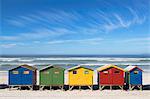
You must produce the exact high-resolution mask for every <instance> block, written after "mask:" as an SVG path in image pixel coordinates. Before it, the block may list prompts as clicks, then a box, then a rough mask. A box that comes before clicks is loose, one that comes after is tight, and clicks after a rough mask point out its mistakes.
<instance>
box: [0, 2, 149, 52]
mask: <svg viewBox="0 0 150 99" xmlns="http://www.w3.org/2000/svg"><path fill="white" fill-rule="evenodd" d="M149 9H150V0H0V54H1V55H16V54H17V55H19V54H21V55H27V54H28V55H31V54H32V55H38V54H40V55H41V54H43V55H56V54H66V55H67V54H73V55H76V54H88V55H89V54H96V55H100V54H150V24H149V23H150V21H149V18H150V15H149V13H150V11H149Z"/></svg>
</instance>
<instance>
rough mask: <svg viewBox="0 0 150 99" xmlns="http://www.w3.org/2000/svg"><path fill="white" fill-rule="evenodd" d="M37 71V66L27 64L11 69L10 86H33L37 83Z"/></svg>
mask: <svg viewBox="0 0 150 99" xmlns="http://www.w3.org/2000/svg"><path fill="white" fill-rule="evenodd" d="M36 71H37V69H36V68H35V67H32V66H29V65H27V64H24V65H20V66H18V67H16V68H13V69H11V70H9V86H10V88H11V87H13V86H19V87H20V88H21V86H28V87H29V88H31V89H32V88H33V85H35V84H36Z"/></svg>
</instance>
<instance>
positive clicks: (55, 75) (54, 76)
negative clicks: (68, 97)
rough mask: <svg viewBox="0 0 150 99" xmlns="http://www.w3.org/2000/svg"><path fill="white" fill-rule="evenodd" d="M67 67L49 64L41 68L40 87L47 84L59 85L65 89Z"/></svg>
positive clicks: (50, 85)
mask: <svg viewBox="0 0 150 99" xmlns="http://www.w3.org/2000/svg"><path fill="white" fill-rule="evenodd" d="M64 71H65V69H64V68H62V67H58V66H54V65H53V66H48V67H46V68H44V69H42V70H40V76H39V77H40V89H43V88H44V87H45V86H49V87H50V89H51V88H52V86H58V87H60V88H61V89H62V90H63V86H64Z"/></svg>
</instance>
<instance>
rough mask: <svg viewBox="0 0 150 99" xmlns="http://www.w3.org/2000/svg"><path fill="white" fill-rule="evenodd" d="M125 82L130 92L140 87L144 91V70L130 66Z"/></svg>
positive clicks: (126, 70)
mask: <svg viewBox="0 0 150 99" xmlns="http://www.w3.org/2000/svg"><path fill="white" fill-rule="evenodd" d="M124 70H125V72H126V73H125V82H126V85H127V86H129V89H130V90H133V89H134V88H135V87H138V88H139V89H140V90H142V72H143V70H142V69H141V68H139V67H138V66H128V67H126V68H125V69H124Z"/></svg>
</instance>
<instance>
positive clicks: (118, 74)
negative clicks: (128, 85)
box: [112, 68, 124, 85]
mask: <svg viewBox="0 0 150 99" xmlns="http://www.w3.org/2000/svg"><path fill="white" fill-rule="evenodd" d="M112 84H113V85H121V84H122V85H123V84H124V78H123V72H122V71H121V70H119V69H117V68H112Z"/></svg>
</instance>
